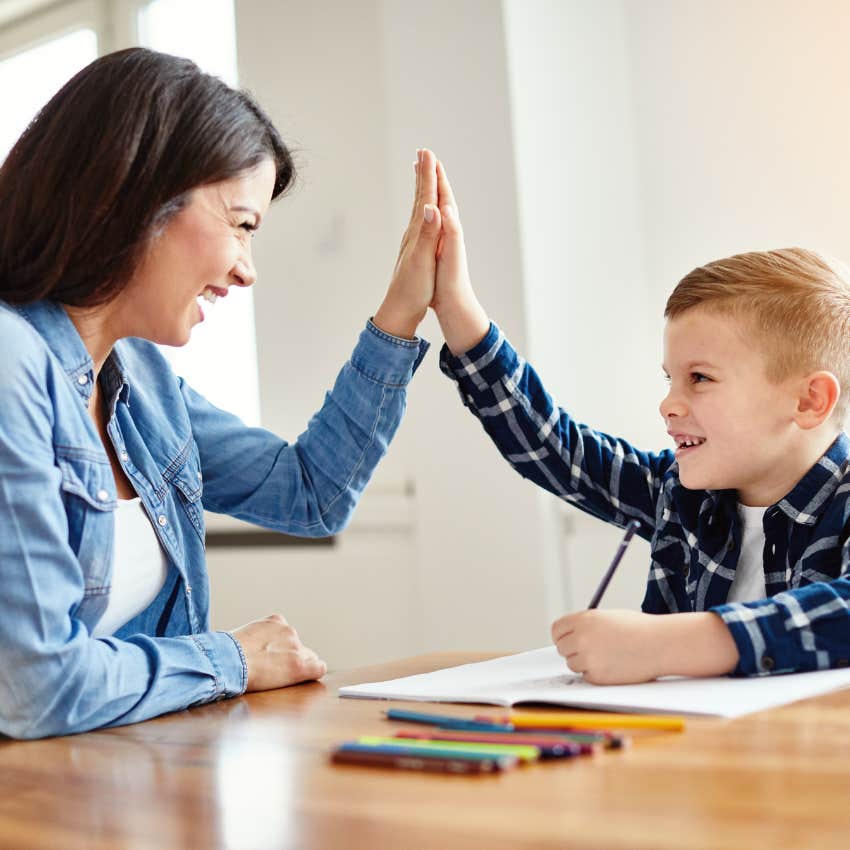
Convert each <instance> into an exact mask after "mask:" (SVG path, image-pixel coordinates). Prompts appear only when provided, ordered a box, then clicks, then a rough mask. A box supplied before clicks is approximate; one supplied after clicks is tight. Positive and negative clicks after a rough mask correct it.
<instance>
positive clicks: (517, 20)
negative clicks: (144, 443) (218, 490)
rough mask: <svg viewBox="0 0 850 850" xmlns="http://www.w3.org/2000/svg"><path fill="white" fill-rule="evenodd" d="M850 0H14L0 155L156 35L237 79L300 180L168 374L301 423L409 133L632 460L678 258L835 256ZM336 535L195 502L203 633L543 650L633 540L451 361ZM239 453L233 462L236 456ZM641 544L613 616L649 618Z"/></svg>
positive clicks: (295, 427)
mask: <svg viewBox="0 0 850 850" xmlns="http://www.w3.org/2000/svg"><path fill="white" fill-rule="evenodd" d="M848 36H850V4H847V3H846V2H843V0H813V2H809V3H805V4H802V3H799V2H794V0H734V2H733V0H432V2H430V3H427V4H423V3H417V2H413V0H308V2H303V0H301V2H290V0H152V2H147V0H68V2H55V1H54V2H49V0H0V102H2V104H3V109H2V111H0V158H2V157H3V156H5V154H6V152H7V151H8V149H9V147H10V146H11V145H12V144H13V143H14V140H15V138H16V137H17V136H18V134H20V132H21V131H22V130H23V129H24V127H25V126H26V124H27V123H28V121H30V120H31V119H32V117H33V115H34V114H35V112H36V111H37V109H38V108H39V107H40V106H41V105H43V103H44V102H45V101H46V100H47V99H48V98H49V97H50V96H51V95H52V94H53V93H54V92H55V91H56V90H57V89H58V88H59V87H60V86H61V85H62V83H63V82H64V81H65V80H66V79H67V78H68V77H70V76H71V75H72V74H73V73H74V72H75V71H76V70H78V69H79V68H80V67H82V66H83V65H85V64H87V63H88V62H89V61H91V60H92V59H94V58H95V57H96V56H97V55H99V54H102V53H106V52H109V51H110V50H114V49H118V48H121V47H125V46H129V45H132V44H144V45H147V46H150V47H154V48H156V49H160V50H165V51H168V52H171V53H179V54H182V55H186V56H189V57H191V58H193V59H194V60H195V61H197V62H198V63H199V64H200V65H201V66H202V67H204V68H205V69H206V70H208V71H210V72H211V73H215V74H218V75H219V76H222V77H223V78H224V79H226V80H227V81H228V82H230V83H232V84H234V85H239V86H241V87H245V88H248V89H249V90H251V91H252V92H253V93H254V94H255V95H256V96H257V98H258V99H259V100H260V102H261V103H262V104H263V106H264V107H265V108H266V110H267V111H268V112H269V113H270V115H271V117H272V118H273V120H274V121H275V122H276V124H277V125H278V127H279V129H280V130H281V132H282V134H283V136H284V138H285V139H286V140H287V142H288V143H289V144H290V145H291V146H292V147H293V148H294V149H295V151H296V153H297V161H298V164H299V169H300V175H299V184H298V187H297V188H296V190H295V191H294V192H293V193H291V194H290V195H289V196H287V197H286V198H284V199H283V200H281V201H280V202H278V203H277V204H276V205H275V207H274V208H273V210H272V213H271V214H270V216H269V217H268V219H267V221H266V223H265V224H264V226H263V228H262V230H261V231H260V233H259V234H258V236H257V238H256V241H255V259H256V264H257V268H258V271H259V281H258V283H257V285H256V287H254V289H253V291H251V292H246V293H238V294H239V295H240V296H242V297H240V298H236V297H231V298H228V299H227V303H226V304H225V303H221V304H219V305H217V306H216V308H215V310H214V311H213V313H214V315H213V317H212V320H211V321H208V322H205V323H204V326H203V327H202V328H200V329H197V330H196V332H195V335H194V336H193V339H192V341H191V342H190V344H189V345H188V346H187V347H186V348H185V349H182V350H180V351H171V352H169V356H170V357H171V358H172V362H173V363H174V366H175V369H177V371H178V372H180V373H181V374H183V375H185V376H187V377H188V379H189V380H190V382H191V383H193V384H194V385H195V386H196V387H197V388H198V389H200V390H201V391H202V392H204V393H206V394H207V395H208V396H209V397H210V398H211V399H212V400H213V401H214V402H215V403H217V404H219V405H220V406H223V407H226V408H228V409H230V410H233V411H234V412H236V413H238V414H239V415H240V416H241V417H242V418H243V419H244V420H245V421H246V422H250V423H261V424H262V425H263V426H265V427H267V428H270V429H272V430H273V431H275V432H277V433H279V434H280V435H282V436H284V437H285V438H286V439H288V440H295V439H296V438H297V435H298V434H299V433H300V432H301V431H302V430H303V429H304V428H305V427H306V423H307V421H308V420H309V417H310V415H311V414H312V413H313V412H314V411H315V410H316V409H317V408H318V407H319V406H320V405H321V403H322V399H323V395H324V392H325V390H326V389H327V388H329V387H330V386H331V385H332V383H333V380H334V378H335V375H336V373H337V371H338V369H339V368H340V366H341V365H342V363H343V362H344V360H345V359H346V358H347V356H348V355H349V353H350V351H351V348H352V347H353V345H354V342H355V340H356V337H357V334H358V333H359V331H360V330H361V328H362V327H363V325H364V323H365V321H366V319H367V318H368V317H369V316H371V315H372V314H373V313H374V312H375V310H376V309H377V307H378V305H379V303H380V301H381V298H382V296H383V293H384V290H385V288H386V286H387V283H388V281H389V278H390V275H391V271H392V268H393V265H394V262H395V258H396V253H397V250H398V243H399V240H400V237H401V234H402V232H403V229H404V227H405V225H406V221H407V218H408V215H409V210H410V203H411V198H412V191H413V169H412V163H413V161H414V159H415V156H416V149H417V148H418V147H426V146H427V147H430V148H432V149H433V150H434V151H435V152H436V153H437V155H438V156H439V157H440V158H441V159H442V160H443V161H444V163H445V164H446V167H447V169H448V171H449V175H450V177H451V178H452V182H453V185H454V188H455V192H456V194H457V196H458V202H459V206H460V213H461V219H462V221H463V224H464V228H465V233H466V241H467V247H468V251H469V256H470V268H471V272H472V276H473V281H474V284H475V286H476V288H477V291H478V294H479V297H480V299H481V301H482V303H483V304H484V306H485V308H486V309H487V310H488V311H489V313H490V315H491V316H492V318H493V319H494V320H495V321H497V322H498V323H499V324H500V325H501V327H502V328H503V329H504V330H505V332H506V333H507V335H508V336H509V338H510V339H511V340H512V342H513V343H514V345H515V346H516V347H517V348H518V349H519V350H520V351H521V352H522V353H523V354H525V355H526V356H527V357H528V359H529V360H530V361H531V362H532V363H533V364H534V365H535V367H536V368H537V370H538V371H539V372H540V373H541V375H542V376H543V378H544V381H545V383H546V385H547V387H548V389H549V391H550V392H551V393H552V394H553V395H554V396H555V397H556V399H557V400H558V401H559V403H560V404H561V405H563V406H564V407H567V408H568V409H569V410H570V411H571V412H572V413H573V414H574V415H575V416H576V417H577V418H578V419H580V420H582V421H584V422H587V423H589V424H591V425H593V426H595V427H597V428H599V429H601V430H604V431H607V432H608V433H612V434H616V435H618V436H622V437H626V438H628V439H629V440H630V441H631V442H633V443H634V444H635V445H637V446H638V447H640V448H642V449H648V450H656V449H661V448H664V447H666V446H667V445H668V438H667V436H666V434H665V432H664V428H663V425H662V422H661V419H660V416H659V414H658V403H659V402H660V400H661V398H662V396H663V394H664V391H665V386H664V382H663V379H662V372H661V368H660V362H661V333H662V329H663V320H662V312H663V306H664V302H665V299H666V296H667V295H668V294H669V292H670V290H671V289H672V287H673V286H674V285H675V283H676V282H677V281H678V280H679V279H680V278H681V277H682V276H683V275H685V274H686V273H687V272H688V271H690V270H691V269H692V268H693V267H694V266H697V265H700V264H702V263H704V262H706V261H708V260H711V259H716V258H718V257H721V256H724V255H728V254H732V253H736V252H739V251H745V250H756V249H767V248H775V247H784V246H789V245H804V246H806V247H810V248H814V249H818V250H821V251H825V252H827V253H830V254H833V255H837V256H839V257H841V258H843V259H845V260H848V259H850V238H849V237H848V226H847V225H848V222H850V192H848V190H850V172H848V164H847V163H848V134H850V118H848V112H847V108H846V103H845V100H844V95H843V91H844V83H845V81H846V80H847V79H849V78H850V54H848V51H847V49H846V45H847V43H848ZM422 334H423V335H424V336H425V337H426V338H428V339H429V340H430V341H431V342H432V343H433V344H434V347H433V348H432V350H431V352H429V354H428V356H427V357H426V359H425V361H424V362H423V364H422V366H421V367H420V369H419V372H418V374H417V375H416V377H415V379H414V381H413V382H412V384H411V386H410V391H409V401H408V412H407V415H406V418H405V421H404V422H403V424H402V427H401V429H400V431H399V434H398V436H397V438H396V440H395V441H394V443H393V444H392V446H391V448H390V452H389V455H388V456H387V458H386V459H385V461H384V462H383V464H382V465H381V467H380V468H379V470H378V472H377V474H376V476H375V478H374V480H373V482H372V483H371V485H370V487H369V489H368V490H367V492H366V495H365V496H364V498H363V501H362V503H361V506H360V508H359V509H358V512H357V513H356V514H355V517H354V519H353V521H352V523H351V525H350V527H349V528H348V529H347V530H346V531H345V532H343V533H342V534H341V535H339V536H338V537H337V538H335V539H334V540H333V541H332V543H331V544H330V545H299V544H298V542H297V541H293V540H291V539H287V538H280V537H277V536H269V535H256V536H252V535H251V534H249V533H247V532H246V529H245V527H244V526H242V525H241V524H238V523H235V522H232V521H228V520H227V519H226V518H221V517H216V516H209V517H208V518H209V527H210V536H209V540H208V556H209V569H210V573H211V583H212V591H213V595H212V599H213V610H212V619H213V625H214V626H215V627H217V628H231V627H234V626H237V625H240V624H241V623H243V622H247V621H249V620H252V619H255V618H257V617H259V616H261V615H263V614H266V613H270V612H271V611H280V612H282V613H283V614H284V615H285V616H286V617H287V618H288V619H289V620H290V622H292V623H293V624H294V625H295V626H296V628H297V629H298V631H299V634H300V635H301V637H302V638H303V640H304V641H305V642H306V643H307V644H308V645H310V646H312V647H314V648H315V649H316V650H317V651H318V652H319V653H320V654H322V655H323V657H324V658H325V659H326V660H327V661H328V663H329V665H330V666H331V668H333V669H340V668H343V667H349V666H353V665H360V664H367V663H372V662H376V661H380V660H384V659H390V658H399V657H402V656H408V655H412V654H416V653H419V652H425V651H434V650H478V649H480V650H494V651H501V650H504V651H509V650H520V649H526V648H531V647H535V646H542V645H544V644H545V643H547V642H548V639H549V638H548V630H549V624H550V622H551V621H552V620H553V619H554V618H555V617H556V616H558V615H560V614H561V613H564V612H565V611H567V610H572V609H576V608H581V607H584V606H586V605H587V602H588V600H589V598H590V595H591V593H592V591H593V588H594V587H595V584H596V582H597V581H598V579H599V577H600V575H601V573H602V571H603V570H604V568H605V566H606V565H607V562H608V561H609V560H610V557H611V555H612V554H613V551H614V549H615V547H616V544H617V541H618V538H619V536H620V532H619V531H618V530H617V529H615V528H610V527H607V526H605V525H603V524H602V523H600V522H599V521H597V520H594V519H591V518H589V517H586V516H584V515H583V514H581V513H580V512H578V511H577V510H575V509H573V508H570V507H568V506H567V505H565V504H563V503H561V502H559V501H558V500H557V499H556V498H555V497H554V496H551V495H549V494H547V493H544V492H542V491H540V490H538V489H537V488H535V487H534V486H533V485H531V484H530V483H528V482H526V481H524V480H522V479H521V478H519V476H517V475H516V473H514V472H513V471H512V470H511V469H510V468H509V467H508V466H507V464H506V463H505V462H504V461H502V460H501V458H500V456H499V455H498V453H497V452H496V450H495V448H494V447H493V446H492V445H491V444H490V443H489V441H488V439H487V438H486V436H485V434H484V432H483V431H482V429H481V427H480V426H479V424H478V422H477V421H476V420H475V419H474V418H473V417H472V416H471V415H470V414H469V413H467V412H466V411H465V410H464V409H463V407H462V406H461V404H460V402H459V399H458V396H457V393H456V391H455V389H454V387H453V385H452V384H451V383H450V382H449V381H448V380H447V379H446V378H445V377H443V376H442V375H441V374H440V372H439V369H438V366H437V360H438V348H439V345H440V344H441V338H440V333H439V328H438V326H437V324H436V322H435V321H434V320H433V318H431V317H429V318H428V319H427V320H426V322H425V323H424V325H423V326H422ZM246 462H249V459H246ZM648 551H649V550H648V546H647V545H646V544H645V543H643V542H642V541H636V542H635V543H634V544H633V546H632V548H631V550H630V552H629V554H628V555H627V559H626V562H625V564H624V565H623V566H622V567H621V569H620V571H619V574H618V575H617V577H616V578H615V580H614V583H613V584H612V587H611V589H610V590H609V593H608V595H607V596H606V601H605V603H604V604H605V606H607V607H630V608H637V607H639V605H640V602H641V600H642V598H643V587H644V584H645V579H646V571H647V567H648Z"/></svg>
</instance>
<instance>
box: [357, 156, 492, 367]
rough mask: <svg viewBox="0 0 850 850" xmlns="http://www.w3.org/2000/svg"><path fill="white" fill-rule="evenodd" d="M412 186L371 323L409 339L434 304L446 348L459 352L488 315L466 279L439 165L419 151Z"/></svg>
mask: <svg viewBox="0 0 850 850" xmlns="http://www.w3.org/2000/svg"><path fill="white" fill-rule="evenodd" d="M414 169H415V171H416V190H415V193H414V199H413V210H412V212H411V216H410V223H409V224H408V227H407V230H406V231H405V233H404V236H403V237H402V241H401V248H400V250H399V255H398V260H397V261H396V266H395V270H394V272H393V278H392V282H391V283H390V287H389V290H388V291H387V295H386V297H385V299H384V302H383V304H382V305H381V307H380V309H379V310H378V312H377V313H376V314H375V317H374V319H373V321H374V323H375V324H376V325H377V326H378V327H379V328H380V329H381V330H384V331H386V332H387V333H390V334H393V335H394V336H402V337H407V338H410V337H412V336H414V334H415V333H416V328H417V326H418V325H419V323H420V322H421V321H422V319H423V318H424V316H425V313H426V312H427V310H428V307H431V308H433V310H434V312H435V313H436V314H437V319H438V320H439V322H440V327H441V329H442V331H443V336H444V337H445V340H446V344H447V345H448V346H449V349H450V350H451V351H452V352H453V353H455V354H460V353H462V352H464V351H468V350H469V349H470V348H472V347H473V346H474V345H475V344H476V343H477V342H479V341H480V340H481V339H482V338H483V337H484V336H485V334H486V333H487V331H488V329H489V327H490V320H489V319H488V317H487V314H486V313H485V312H484V309H483V308H482V307H481V305H480V304H479V303H478V299H477V298H476V297H475V292H474V291H473V289H472V284H471V282H470V278H469V271H468V268H467V262H466V248H465V246H464V242H463V229H462V227H461V224H460V216H459V214H458V208H457V203H456V201H455V198H454V194H453V193H452V188H451V185H450V183H449V179H448V177H447V176H446V171H445V168H444V167H443V164H442V163H441V162H439V161H438V160H437V158H436V157H435V156H434V154H433V153H432V152H431V151H430V150H428V149H422V150H419V151H417V159H416V162H415V163H414Z"/></svg>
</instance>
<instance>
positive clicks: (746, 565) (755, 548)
mask: <svg viewBox="0 0 850 850" xmlns="http://www.w3.org/2000/svg"><path fill="white" fill-rule="evenodd" d="M766 510H767V508H751V507H749V506H747V505H742V504H740V503H739V504H738V517H739V519H740V520H741V531H742V539H741V555H740V557H739V558H738V566H737V567H736V568H735V578H734V579H733V581H732V587H731V589H730V590H729V596H728V598H727V600H726V601H727V602H755V601H756V600H758V599H764V598H765V597H766V596H767V587H766V586H765V582H764V512H765V511H766Z"/></svg>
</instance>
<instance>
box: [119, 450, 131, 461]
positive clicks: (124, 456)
mask: <svg viewBox="0 0 850 850" xmlns="http://www.w3.org/2000/svg"><path fill="white" fill-rule="evenodd" d="M120 458H121V460H130V455H128V454H127V452H121V454H120Z"/></svg>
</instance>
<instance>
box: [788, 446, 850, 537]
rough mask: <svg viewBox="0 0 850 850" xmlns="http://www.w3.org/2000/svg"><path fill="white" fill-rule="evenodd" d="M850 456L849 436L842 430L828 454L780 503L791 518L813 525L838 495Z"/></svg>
mask: <svg viewBox="0 0 850 850" xmlns="http://www.w3.org/2000/svg"><path fill="white" fill-rule="evenodd" d="M848 460H850V438H848V436H847V434H845V433H844V432H843V431H842V432H841V433H840V434H839V435H838V436H837V437H836V438H835V440H834V442H833V443H832V445H831V446H830V447H829V448H828V449H827V451H826V454H824V456H823V457H822V458H821V459H820V460H819V461H818V462H817V463H816V464H815V465H814V466H813V467H812V468H811V469H810V470H809V471H808V472H807V473H806V474H805V475H804V476H803V477H802V478H801V479H800V481H799V482H798V483H797V486H796V487H795V488H794V489H793V490H792V491H791V492H790V493H789V494H788V495H787V496H786V497H785V498H784V499H782V500H781V501H780V502H778V503H777V506H778V507H779V509H780V510H782V511H783V512H784V513H785V514H786V515H787V516H788V518H789V519H790V520H791V521H792V522H798V523H801V524H802V525H814V524H815V523H816V522H817V521H818V517H819V516H820V515H821V513H823V511H824V509H825V508H826V506H827V505H828V504H829V503H830V501H831V500H832V497H833V496H834V495H835V491H836V490H837V489H838V486H839V485H840V484H841V480H842V478H843V476H844V474H845V472H846V470H847V466H848Z"/></svg>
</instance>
